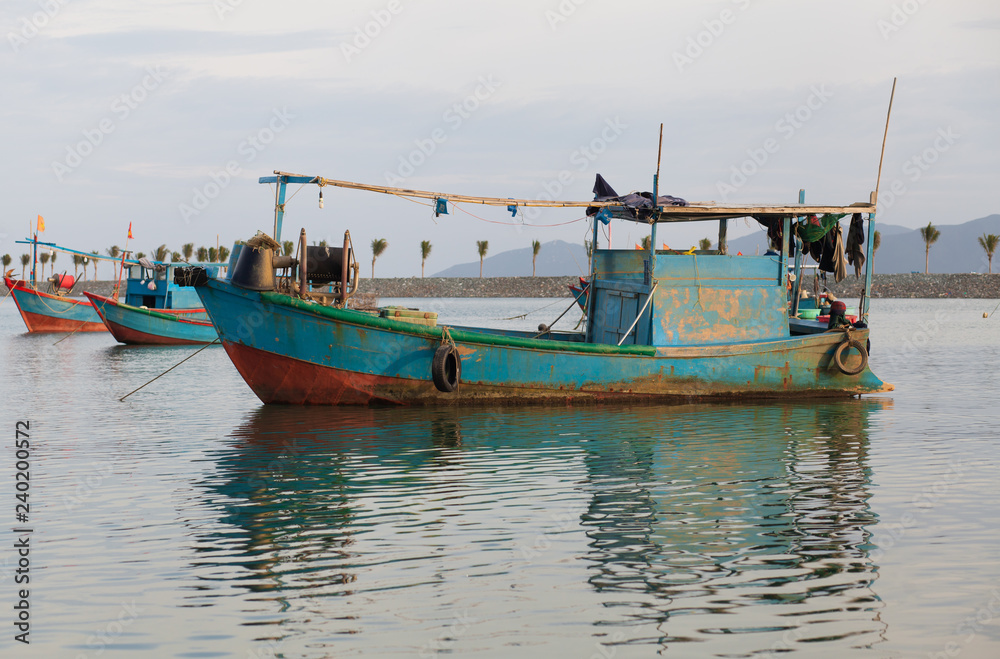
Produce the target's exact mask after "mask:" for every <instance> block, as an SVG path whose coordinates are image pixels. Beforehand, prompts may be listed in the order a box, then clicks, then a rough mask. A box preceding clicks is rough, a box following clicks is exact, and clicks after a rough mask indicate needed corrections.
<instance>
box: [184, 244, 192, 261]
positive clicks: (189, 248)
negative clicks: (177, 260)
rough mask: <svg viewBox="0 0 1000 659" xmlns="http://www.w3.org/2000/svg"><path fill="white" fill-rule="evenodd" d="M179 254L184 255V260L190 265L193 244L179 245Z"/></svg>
mask: <svg viewBox="0 0 1000 659" xmlns="http://www.w3.org/2000/svg"><path fill="white" fill-rule="evenodd" d="M181 254H183V255H184V260H185V261H186V262H188V263H190V262H191V257H192V256H194V243H184V244H183V245H181Z"/></svg>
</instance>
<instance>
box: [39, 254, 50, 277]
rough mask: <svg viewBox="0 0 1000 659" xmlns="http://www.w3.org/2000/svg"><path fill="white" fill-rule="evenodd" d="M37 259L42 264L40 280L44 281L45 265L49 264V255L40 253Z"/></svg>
mask: <svg viewBox="0 0 1000 659" xmlns="http://www.w3.org/2000/svg"><path fill="white" fill-rule="evenodd" d="M38 258H39V260H41V262H42V279H45V264H46V263H48V262H49V253H48V252H42V253H41V255H39V257H38Z"/></svg>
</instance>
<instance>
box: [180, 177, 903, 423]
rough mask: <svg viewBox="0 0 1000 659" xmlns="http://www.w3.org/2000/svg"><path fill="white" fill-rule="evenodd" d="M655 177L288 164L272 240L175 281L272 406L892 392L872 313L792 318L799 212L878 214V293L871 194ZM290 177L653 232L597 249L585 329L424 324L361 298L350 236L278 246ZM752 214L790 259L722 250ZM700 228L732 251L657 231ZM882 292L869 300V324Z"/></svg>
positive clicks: (864, 301)
mask: <svg viewBox="0 0 1000 659" xmlns="http://www.w3.org/2000/svg"><path fill="white" fill-rule="evenodd" d="M657 181H658V173H657V175H656V176H654V179H653V192H652V193H642V194H631V195H625V196H619V195H617V194H616V193H614V191H613V189H611V188H610V186H608V185H607V184H606V183H605V182H604V180H603V179H602V178H601V177H600V175H598V180H597V184H596V185H595V199H594V200H592V201H579V202H577V201H565V202H564V201H558V202H551V201H546V200H526V199H520V200H515V199H508V198H497V197H471V196H466V195H455V194H444V193H436V192H424V191H419V190H409V189H401V188H392V187H386V186H373V185H365V184H360V183H353V182H350V181H341V180H335V179H328V178H323V177H318V176H302V175H297V174H290V173H286V172H280V171H276V172H275V173H274V176H265V177H262V178H260V183H267V184H276V186H275V193H276V198H275V221H274V231H273V234H272V235H267V234H265V233H263V232H258V235H257V236H255V237H254V238H253V239H251V240H250V241H247V244H246V245H244V246H243V249H242V251H241V253H240V254H239V257H238V259H237V261H236V264H235V266H234V268H233V271H232V274H231V276H230V278H229V279H228V280H225V281H223V280H218V279H212V278H211V277H208V276H207V274H206V273H205V272H203V271H200V270H198V269H196V268H193V269H183V270H178V272H177V273H176V280H177V281H178V283H182V284H187V285H193V286H195V287H196V289H197V291H198V294H199V295H200V296H201V300H202V302H203V303H204V306H205V308H206V310H207V311H208V315H209V317H210V318H211V320H212V323H213V324H214V325H215V327H216V329H217V330H218V333H219V338H220V340H221V342H222V345H223V346H224V347H225V349H226V351H227V353H228V354H229V356H230V358H231V359H232V361H233V364H234V365H235V366H236V368H237V370H238V371H239V372H240V374H241V375H242V376H243V378H244V380H245V381H246V382H247V384H248V385H249V386H250V388H251V389H252V390H253V391H254V393H255V394H256V395H257V396H258V397H259V398H260V399H261V400H262V401H263V402H264V403H291V404H310V405H368V404H431V405H438V404H446V405H447V404H452V405H457V404H466V403H469V402H477V401H484V402H491V403H497V402H502V403H508V402H514V401H559V402H562V401H567V402H615V401H617V402H632V401H652V400H692V399H732V398H782V399H786V398H793V397H816V396H854V395H860V394H868V393H878V392H886V391H892V389H893V387H892V385H890V384H886V383H884V382H883V381H882V380H880V379H879V378H877V377H876V376H875V375H874V374H873V373H872V371H871V370H870V368H869V363H868V349H867V348H868V336H869V329H868V327H867V325H866V324H865V323H864V322H859V323H857V324H856V325H853V324H852V325H848V326H846V327H844V326H842V327H840V328H838V329H836V330H824V331H822V332H817V333H793V332H792V331H791V327H790V321H789V305H788V283H789V277H788V267H787V266H788V261H789V256H788V255H789V254H790V250H789V241H790V240H792V239H793V234H794V231H793V230H794V229H796V228H797V224H798V223H799V218H803V217H805V216H808V215H813V214H821V215H827V214H837V215H846V214H852V215H855V216H857V217H866V218H867V219H866V221H867V228H868V236H869V240H868V241H867V250H868V257H869V258H868V260H867V264H868V267H867V269H866V273H865V277H864V279H863V283H862V286H863V288H864V291H865V293H867V291H869V290H870V288H871V243H872V241H871V239H870V238H871V236H872V235H873V233H874V220H875V202H876V193H874V192H873V193H872V194H871V195H870V200H869V201H867V202H860V203H853V204H849V205H813V206H806V205H804V204H791V205H789V204H771V205H753V206H732V205H721V204H715V203H687V202H685V201H683V200H679V199H677V198H674V197H669V196H660V195H658V192H657V187H658V185H657ZM290 183H291V184H314V185H318V186H321V187H322V186H335V187H341V188H347V189H355V190H358V189H360V190H367V191H372V192H378V193H384V194H390V195H396V196H402V197H407V198H411V199H429V200H431V201H432V202H433V203H434V204H436V206H437V208H439V209H440V208H442V207H444V208H446V204H448V203H451V204H461V203H475V204H485V205H494V206H508V207H510V206H514V205H516V206H540V207H578V208H586V209H587V214H588V216H589V217H590V218H591V220H592V223H593V228H592V232H593V241H594V245H595V246H596V245H597V239H598V227H599V226H600V225H601V223H602V222H607V221H609V220H610V218H620V219H624V220H631V221H634V222H638V223H641V224H647V225H648V226H650V230H651V240H650V241H649V244H650V248H649V249H647V250H632V249H628V250H620V249H594V250H593V253H592V256H591V268H590V276H589V277H588V284H589V289H590V291H592V294H589V295H587V296H586V304H587V320H586V324H585V327H584V330H583V331H580V332H557V331H553V330H551V329H550V328H549V327H548V326H545V325H544V324H543V325H541V326H540V327H539V331H538V332H519V331H510V330H497V329H489V328H476V327H458V326H447V325H439V324H437V323H436V319H431V320H433V321H434V322H430V321H428V319H427V318H424V319H423V321H422V322H412V321H413V319H412V318H405V317H395V316H393V315H388V314H376V313H367V312H364V311H359V310H353V309H350V308H349V305H348V300H349V299H350V297H351V296H352V295H353V294H354V293H355V292H356V290H357V271H358V263H357V261H356V259H355V257H354V252H353V249H352V246H351V241H350V232H349V231H347V232H345V234H344V243H343V246H342V247H336V248H332V247H315V246H310V245H308V242H307V240H306V231H305V229H302V230H301V231H300V234H299V243H298V249H297V253H296V255H295V256H294V257H291V256H278V255H277V254H278V251H279V250H278V245H279V243H280V240H281V227H282V223H283V220H284V214H285V191H286V186H287V185H288V184H290ZM876 189H877V188H876ZM746 217H751V218H755V219H757V220H759V221H761V222H763V223H766V224H768V225H770V226H773V227H775V228H776V230H780V231H781V235H782V240H781V247H782V248H781V251H780V253H779V254H778V255H776V256H771V255H768V256H733V255H731V254H728V253H727V250H726V229H727V222H728V221H729V220H732V219H737V218H746ZM690 221H710V222H715V223H717V224H718V226H719V249H717V250H697V251H692V252H689V253H678V252H674V251H672V250H656V249H655V248H654V247H653V246H655V245H656V244H657V239H656V232H657V228H658V227H659V225H661V224H666V225H669V224H670V223H674V222H690ZM796 240H797V239H796ZM352 273H353V276H352ZM316 287H323V288H327V287H330V288H331V289H332V290H330V291H322V292H320V291H317V290H315V288H316ZM869 299H870V298H869V296H868V295H867V294H862V295H861V309H860V317H861V319H862V320H865V321H866V320H867V318H868V307H869ZM571 304H572V305H576V304H577V303H576V301H575V300H574V301H573V302H572V303H571ZM571 308H572V307H571Z"/></svg>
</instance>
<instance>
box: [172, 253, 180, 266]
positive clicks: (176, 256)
mask: <svg viewBox="0 0 1000 659" xmlns="http://www.w3.org/2000/svg"><path fill="white" fill-rule="evenodd" d="M170 260H171V261H173V262H174V263H177V262H178V261H180V260H181V253H180V252H170Z"/></svg>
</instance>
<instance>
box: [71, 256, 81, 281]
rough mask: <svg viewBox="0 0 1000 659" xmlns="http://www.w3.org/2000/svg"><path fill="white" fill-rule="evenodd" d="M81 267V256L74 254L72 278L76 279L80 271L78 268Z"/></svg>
mask: <svg viewBox="0 0 1000 659" xmlns="http://www.w3.org/2000/svg"><path fill="white" fill-rule="evenodd" d="M81 265H83V255H82V254H74V255H73V276H74V277H76V275H77V273H78V272H79V271H80V266H81Z"/></svg>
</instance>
